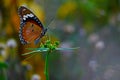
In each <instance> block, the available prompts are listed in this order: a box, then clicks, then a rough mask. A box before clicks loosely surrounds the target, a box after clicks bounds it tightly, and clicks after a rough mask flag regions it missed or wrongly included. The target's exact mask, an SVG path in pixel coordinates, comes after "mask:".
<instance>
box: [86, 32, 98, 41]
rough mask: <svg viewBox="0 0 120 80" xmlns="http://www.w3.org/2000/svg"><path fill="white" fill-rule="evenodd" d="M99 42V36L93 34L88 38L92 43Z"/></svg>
mask: <svg viewBox="0 0 120 80" xmlns="http://www.w3.org/2000/svg"><path fill="white" fill-rule="evenodd" d="M98 40H99V36H98V35H97V34H91V35H90V36H89V38H88V41H89V42H90V43H96V42H97V41H98Z"/></svg>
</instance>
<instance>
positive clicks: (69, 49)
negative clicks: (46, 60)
mask: <svg viewBox="0 0 120 80" xmlns="http://www.w3.org/2000/svg"><path fill="white" fill-rule="evenodd" d="M79 48H80V47H76V48H56V50H74V49H79Z"/></svg>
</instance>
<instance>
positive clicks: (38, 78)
mask: <svg viewBox="0 0 120 80" xmlns="http://www.w3.org/2000/svg"><path fill="white" fill-rule="evenodd" d="M31 80H41V77H40V76H39V75H38V74H33V75H32V78H31Z"/></svg>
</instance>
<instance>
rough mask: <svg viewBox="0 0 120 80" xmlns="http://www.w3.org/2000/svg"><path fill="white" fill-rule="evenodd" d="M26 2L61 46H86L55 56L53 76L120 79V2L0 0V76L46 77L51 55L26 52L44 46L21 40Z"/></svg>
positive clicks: (55, 79) (8, 79)
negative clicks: (21, 9) (21, 8)
mask: <svg viewBox="0 0 120 80" xmlns="http://www.w3.org/2000/svg"><path fill="white" fill-rule="evenodd" d="M21 5H26V6H27V7H28V8H29V9H31V10H32V11H33V13H35V15H36V16H37V17H38V18H39V19H40V21H41V22H42V23H43V25H44V26H45V27H47V26H49V30H48V32H47V35H49V37H50V39H51V40H52V41H56V40H58V41H60V46H59V47H63V48H64V47H67V48H69V47H80V48H79V49H77V50H73V51H55V52H54V53H53V54H50V58H49V75H50V76H49V77H50V80H66V79H67V80H120V62H119V61H120V0H113V1H111V0H0V80H45V75H44V60H45V58H44V56H45V55H44V54H42V53H41V54H40V53H37V54H36V55H34V56H32V57H31V58H28V57H29V56H22V55H21V54H23V53H25V52H27V51H26V48H28V47H29V48H30V47H38V46H35V45H33V44H31V45H22V44H21V43H20V40H19V37H18V35H19V34H18V31H19V27H20V18H19V16H18V8H19V6H21ZM53 18H54V19H53ZM45 40H46V39H44V40H43V41H45Z"/></svg>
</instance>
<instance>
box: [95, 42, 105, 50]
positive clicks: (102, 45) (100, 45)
mask: <svg viewBox="0 0 120 80" xmlns="http://www.w3.org/2000/svg"><path fill="white" fill-rule="evenodd" d="M104 47H105V44H104V42H103V41H98V42H97V43H96V44H95V48H96V49H103V48H104Z"/></svg>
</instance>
